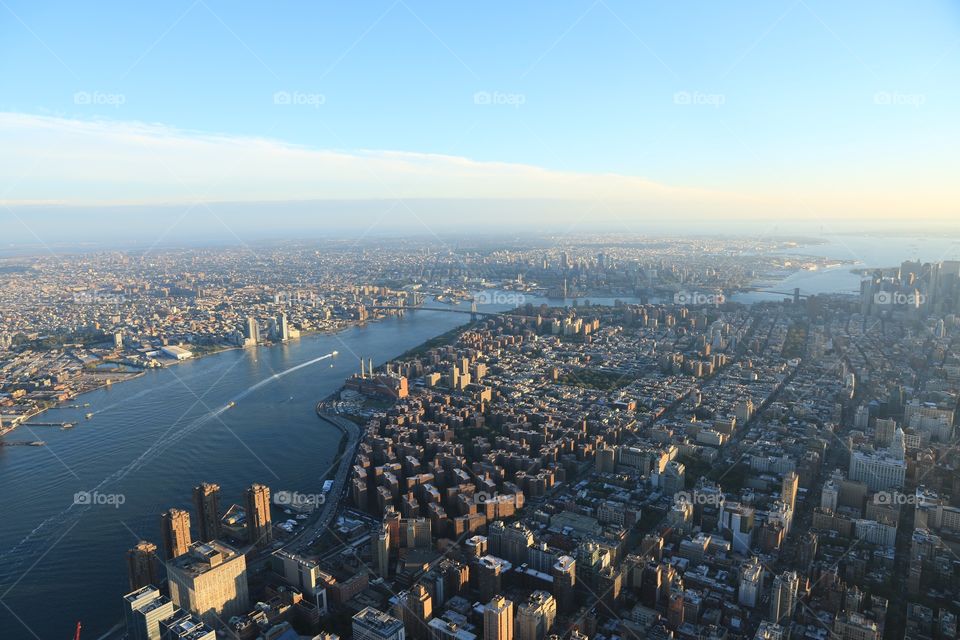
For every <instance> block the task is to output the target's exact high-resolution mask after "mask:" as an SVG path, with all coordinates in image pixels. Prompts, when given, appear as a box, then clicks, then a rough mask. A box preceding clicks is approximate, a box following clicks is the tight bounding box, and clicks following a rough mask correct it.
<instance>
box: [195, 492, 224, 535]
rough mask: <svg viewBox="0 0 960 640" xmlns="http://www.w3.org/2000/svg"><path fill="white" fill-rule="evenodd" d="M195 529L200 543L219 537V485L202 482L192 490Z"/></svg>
mask: <svg viewBox="0 0 960 640" xmlns="http://www.w3.org/2000/svg"><path fill="white" fill-rule="evenodd" d="M193 506H194V508H195V509H196V510H197V528H198V529H199V533H200V540H201V541H202V542H209V541H210V540H216V539H217V538H219V537H220V485H218V484H210V483H209V482H202V483H200V484H199V485H197V486H195V487H194V488H193Z"/></svg>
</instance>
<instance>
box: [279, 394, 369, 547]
mask: <svg viewBox="0 0 960 640" xmlns="http://www.w3.org/2000/svg"><path fill="white" fill-rule="evenodd" d="M322 406H323V405H322V403H321V404H319V405H317V415H319V416H320V419H321V420H324V421H325V422H329V423H330V424H331V425H333V426H335V427H337V428H338V429H341V430H342V431H343V432H344V433H345V434H346V436H347V443H346V446H345V447H344V449H343V454H341V456H340V459H339V460H338V461H337V465H338V466H337V473H336V475H335V476H334V477H333V486H332V487H330V491H328V492H327V494H326V496H325V499H324V503H323V506H322V507H321V509H320V515H319V516H318V517H317V518H316V519H315V520H312V521H311V522H310V523H309V524H306V525H305V526H304V528H303V529H302V530H301V531H299V532H297V534H296V535H295V536H293V537H292V538H291V539H290V540H288V541H287V542H286V543H284V545H283V547H281V548H282V549H286V550H287V551H295V552H301V551H304V550H305V548H306V547H309V546H310V545H311V544H313V543H314V542H315V541H316V540H317V539H318V538H319V537H320V535H322V534H323V532H324V530H325V529H326V528H327V527H328V526H330V523H331V522H332V521H333V519H334V517H336V515H337V510H338V508H339V507H340V501H341V500H342V499H343V498H344V494H345V493H346V488H347V477H348V476H349V475H350V469H351V468H352V467H353V460H354V458H355V457H356V455H357V447H358V446H359V445H360V427H359V426H358V425H356V424H354V423H353V422H351V421H350V420H347V419H346V418H342V417H340V416H337V415H333V414H330V413H326V412H325V411H323V409H322ZM323 479H324V478H321V480H323Z"/></svg>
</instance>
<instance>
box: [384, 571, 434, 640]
mask: <svg viewBox="0 0 960 640" xmlns="http://www.w3.org/2000/svg"><path fill="white" fill-rule="evenodd" d="M393 615H394V617H396V618H398V619H400V620H402V621H403V628H404V629H406V631H407V637H409V638H416V639H417V640H426V638H427V623H428V622H429V621H430V618H432V617H433V598H431V596H430V592H428V591H427V589H426V587H424V586H423V585H422V584H419V583H417V584H415V585H413V587H411V588H410V590H409V591H403V592H401V593H399V594H397V601H396V603H395V604H394V607H393Z"/></svg>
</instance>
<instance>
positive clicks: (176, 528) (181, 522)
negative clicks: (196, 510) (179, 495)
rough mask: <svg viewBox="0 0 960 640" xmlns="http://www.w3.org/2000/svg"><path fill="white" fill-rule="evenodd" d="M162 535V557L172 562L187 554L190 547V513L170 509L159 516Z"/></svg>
mask: <svg viewBox="0 0 960 640" xmlns="http://www.w3.org/2000/svg"><path fill="white" fill-rule="evenodd" d="M160 531H161V533H162V535H163V557H164V559H165V560H172V559H173V558H176V557H177V556H179V555H183V554H184V553H186V552H187V547H189V546H190V512H188V511H184V510H183V509H170V510H169V511H165V512H164V513H163V514H162V515H161V516H160Z"/></svg>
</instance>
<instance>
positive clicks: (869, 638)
mask: <svg viewBox="0 0 960 640" xmlns="http://www.w3.org/2000/svg"><path fill="white" fill-rule="evenodd" d="M830 637H831V638H836V640H880V627H879V625H877V623H876V622H874V621H873V620H870V619H869V618H867V617H866V616H864V615H862V614H859V613H855V612H850V611H844V612H842V613H840V614H838V615H837V617H836V619H834V621H833V633H832V634H831V636H830ZM905 637H910V632H909V631H908V632H907V635H906V636H905Z"/></svg>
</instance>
